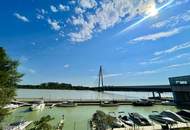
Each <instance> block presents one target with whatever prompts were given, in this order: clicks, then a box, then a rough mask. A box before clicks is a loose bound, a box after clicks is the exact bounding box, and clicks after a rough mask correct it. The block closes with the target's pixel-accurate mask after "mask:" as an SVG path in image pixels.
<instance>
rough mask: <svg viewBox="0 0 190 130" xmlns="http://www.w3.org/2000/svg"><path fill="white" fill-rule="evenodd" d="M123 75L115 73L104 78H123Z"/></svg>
mask: <svg viewBox="0 0 190 130" xmlns="http://www.w3.org/2000/svg"><path fill="white" fill-rule="evenodd" d="M122 75H123V74H122V73H113V74H106V75H104V78H111V77H118V76H122Z"/></svg>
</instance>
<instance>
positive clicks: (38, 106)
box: [30, 100, 45, 111]
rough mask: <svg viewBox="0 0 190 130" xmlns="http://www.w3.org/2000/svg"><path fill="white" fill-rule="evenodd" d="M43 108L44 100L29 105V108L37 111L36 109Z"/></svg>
mask: <svg viewBox="0 0 190 130" xmlns="http://www.w3.org/2000/svg"><path fill="white" fill-rule="evenodd" d="M44 108H45V103H44V101H43V100H42V101H40V102H39V103H38V104H33V105H32V106H31V107H30V110H31V111H38V110H43V109H44Z"/></svg>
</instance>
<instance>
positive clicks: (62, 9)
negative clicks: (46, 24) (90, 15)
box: [59, 4, 70, 11]
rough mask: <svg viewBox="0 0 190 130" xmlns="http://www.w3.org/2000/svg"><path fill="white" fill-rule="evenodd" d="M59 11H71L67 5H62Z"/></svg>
mask: <svg viewBox="0 0 190 130" xmlns="http://www.w3.org/2000/svg"><path fill="white" fill-rule="evenodd" d="M59 9H60V10H61V11H69V10H70V8H69V6H65V5H63V4H60V5H59Z"/></svg>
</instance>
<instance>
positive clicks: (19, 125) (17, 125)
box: [4, 121, 32, 130]
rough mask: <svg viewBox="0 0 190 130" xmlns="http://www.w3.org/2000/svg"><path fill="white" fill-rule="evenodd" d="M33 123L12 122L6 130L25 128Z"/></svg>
mask: <svg viewBox="0 0 190 130" xmlns="http://www.w3.org/2000/svg"><path fill="white" fill-rule="evenodd" d="M31 123H32V121H18V122H14V123H12V124H10V125H9V126H8V127H7V128H5V129H4V130H25V128H26V127H27V126H29V125H30V124H31Z"/></svg>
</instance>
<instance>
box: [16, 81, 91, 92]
mask: <svg viewBox="0 0 190 130" xmlns="http://www.w3.org/2000/svg"><path fill="white" fill-rule="evenodd" d="M17 88H19V89H60V90H93V89H92V87H85V86H73V85H72V84H68V83H57V82H48V83H42V84H39V85H17Z"/></svg>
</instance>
